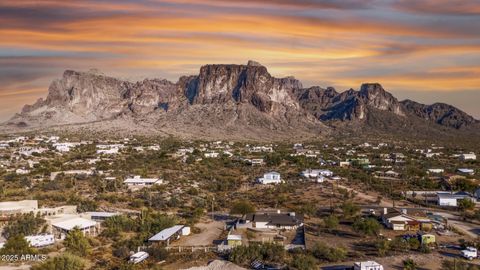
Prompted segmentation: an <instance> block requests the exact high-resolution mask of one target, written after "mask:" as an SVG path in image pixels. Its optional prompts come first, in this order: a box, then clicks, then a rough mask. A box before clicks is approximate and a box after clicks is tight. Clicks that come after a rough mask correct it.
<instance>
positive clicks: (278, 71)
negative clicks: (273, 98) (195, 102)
mask: <svg viewBox="0 0 480 270" xmlns="http://www.w3.org/2000/svg"><path fill="white" fill-rule="evenodd" d="M0 36H1V38H0V121H4V120H7V119H8V118H9V117H11V116H12V115H13V114H14V113H15V112H18V111H19V110H20V109H21V107H22V106H23V104H26V103H32V102H34V101H35V100H36V99H38V98H40V97H45V96H46V94H47V90H48V85H49V84H50V82H51V81H52V80H53V79H55V78H58V77H60V76H61V75H62V73H63V71H64V70H65V69H75V70H88V69H91V68H96V69H99V70H101V71H102V72H103V73H105V74H108V75H112V76H116V77H120V78H124V79H129V80H141V79H143V78H145V77H147V78H166V79H169V80H172V81H177V79H178V77H179V76H180V75H188V74H196V73H198V69H199V68H200V66H201V65H204V64H214V63H225V64H229V63H235V64H241V63H246V62H247V61H248V60H249V59H252V60H255V61H258V62H260V63H262V64H263V65H265V66H267V68H268V70H269V71H270V73H271V74H272V75H274V76H276V77H282V76H290V75H293V76H295V77H296V78H297V79H300V80H301V81H302V82H303V84H304V86H311V85H320V86H324V87H326V86H334V87H335V88H336V89H337V90H338V91H344V90H346V89H349V88H354V89H358V88H359V86H360V84H361V83H362V82H379V83H381V84H382V85H383V86H384V88H385V89H387V90H388V91H390V92H392V93H393V94H394V95H395V96H397V97H398V98H399V99H405V98H410V99H414V100H417V101H420V102H423V103H428V104H430V103H433V102H446V103H450V104H453V105H455V106H458V107H459V108H461V109H462V110H464V111H466V112H468V113H470V114H472V115H473V116H475V117H476V118H480V105H479V103H480V1H479V0H472V1H467V0H465V1H458V0H384V1H380V0H357V1H354V0H343V1H340V0H339V1H335V0H317V1H315V0H296V1H295V0H271V1H253V0H241V1H240V0H229V1H220V0H198V1H197V0H169V1H160V0H145V1H133V0H131V1H128V0H123V1H120V0H116V1H114V0H103V1H88V0H85V1H76V0H69V1H67V0H37V1H34V0H21V1H19V0H1V1H0Z"/></svg>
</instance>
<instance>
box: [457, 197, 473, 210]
mask: <svg viewBox="0 0 480 270" xmlns="http://www.w3.org/2000/svg"><path fill="white" fill-rule="evenodd" d="M458 208H459V209H460V210H461V211H467V210H472V209H474V208H475V203H474V202H473V201H472V200H470V199H468V198H464V199H461V200H459V201H458Z"/></svg>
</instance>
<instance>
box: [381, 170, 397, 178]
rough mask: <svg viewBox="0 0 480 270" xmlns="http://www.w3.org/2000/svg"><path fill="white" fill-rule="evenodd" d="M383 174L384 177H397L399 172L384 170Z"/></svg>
mask: <svg viewBox="0 0 480 270" xmlns="http://www.w3.org/2000/svg"><path fill="white" fill-rule="evenodd" d="M385 176H386V177H392V178H398V177H400V174H399V173H397V172H395V171H392V170H389V171H386V172H385Z"/></svg>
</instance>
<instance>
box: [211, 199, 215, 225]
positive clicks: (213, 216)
mask: <svg viewBox="0 0 480 270" xmlns="http://www.w3.org/2000/svg"><path fill="white" fill-rule="evenodd" d="M214 202H215V197H213V196H212V220H215V213H214V212H213V210H214V207H213V203H214Z"/></svg>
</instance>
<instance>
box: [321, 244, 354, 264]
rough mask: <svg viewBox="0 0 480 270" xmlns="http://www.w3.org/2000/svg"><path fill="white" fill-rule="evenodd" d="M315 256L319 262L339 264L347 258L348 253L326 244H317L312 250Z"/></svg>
mask: <svg viewBox="0 0 480 270" xmlns="http://www.w3.org/2000/svg"><path fill="white" fill-rule="evenodd" d="M312 253H313V256H315V257H316V258H317V259H319V260H324V261H329V262H337V261H341V260H344V259H345V258H346V257H347V251H346V250H345V249H344V248H341V247H328V246H327V245H325V244H324V243H316V244H315V245H314V247H313V250H312Z"/></svg>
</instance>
